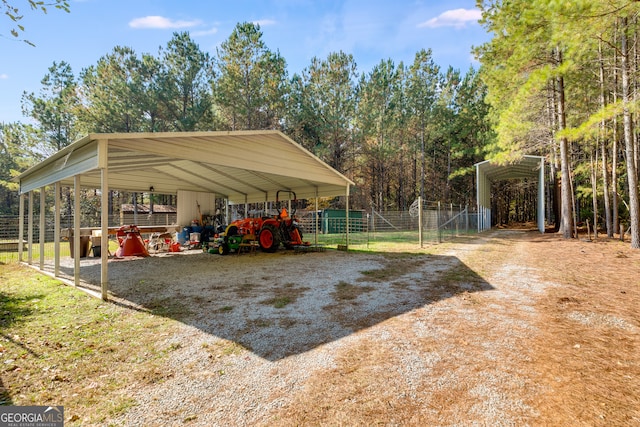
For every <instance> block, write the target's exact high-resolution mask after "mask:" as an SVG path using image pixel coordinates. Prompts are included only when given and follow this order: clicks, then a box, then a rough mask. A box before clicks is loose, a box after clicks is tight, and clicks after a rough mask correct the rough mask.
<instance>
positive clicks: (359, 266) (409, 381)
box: [83, 230, 640, 426]
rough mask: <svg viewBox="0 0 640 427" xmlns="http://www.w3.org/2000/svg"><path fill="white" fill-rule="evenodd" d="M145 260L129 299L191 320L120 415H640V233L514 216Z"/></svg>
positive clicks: (310, 421) (262, 421) (268, 419)
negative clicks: (365, 238) (286, 248)
mask: <svg viewBox="0 0 640 427" xmlns="http://www.w3.org/2000/svg"><path fill="white" fill-rule="evenodd" d="M134 262H135V263H136V264H135V267H133V265H132V264H131V262H130V261H116V262H112V263H111V264H110V267H109V269H110V271H109V273H110V277H111V282H112V283H111V287H112V291H113V293H114V296H115V299H116V300H117V301H118V302H120V303H122V304H125V305H128V306H131V307H133V308H144V309H153V310H155V311H156V312H157V313H159V314H161V315H163V316H168V317H171V318H174V319H176V320H178V321H179V323H180V326H179V328H178V333H176V334H168V335H166V336H159V337H158V339H159V340H161V341H163V345H164V346H167V345H170V346H172V348H173V349H175V351H172V353H171V356H170V357H169V360H168V362H167V363H166V365H165V366H163V369H162V372H159V373H158V380H157V381H150V382H146V383H145V384H135V385H132V386H131V387H129V388H128V389H127V390H123V391H122V392H123V393H126V394H128V395H130V396H131V397H133V398H134V399H135V401H136V402H137V405H135V406H133V407H132V408H130V409H129V410H128V411H127V412H126V413H125V414H124V415H122V416H121V417H119V418H117V419H112V420H110V421H111V422H112V423H114V424H116V425H118V424H124V425H137V426H154V425H155V426H166V425H189V426H211V425H225V426H228V425H252V426H253V425H265V426H273V425H287V426H288V425H367V426H368V425H420V426H425V425H440V426H445V425H447V426H448V425H465V426H468V425H491V426H513V425H518V426H521V425H602V426H605V425H606V426H612V425H619V426H623V425H624V426H627V425H640V396H639V394H640V391H639V390H640V346H639V344H640V311H639V307H640V286H639V282H640V279H639V277H640V253H639V251H633V250H631V249H629V245H628V243H621V242H618V241H602V240H600V241H598V242H586V241H582V240H573V241H564V240H562V239H561V238H559V237H558V236H556V235H550V234H547V235H540V234H539V233H537V232H525V231H512V230H510V231H507V230H505V231H493V232H491V233H486V234H483V235H480V236H475V237H473V238H468V239H464V240H460V241H458V242H454V243H447V244H443V245H438V246H433V247H429V248H427V249H425V250H423V251H420V252H419V253H408V252H402V253H385V254H370V253H368V254H362V253H343V252H334V251H326V252H319V253H306V254H293V253H286V254H285V253H278V254H258V255H255V256H254V255H242V256H234V255H230V256H226V257H221V256H218V255H209V254H198V255H190V256H180V257H178V256H174V257H152V258H147V259H139V260H136V261H134ZM89 270H91V269H89ZM83 274H84V273H83ZM91 275H93V276H92V277H93V280H94V281H95V282H96V283H97V281H98V277H99V271H98V267H96V268H95V269H93V270H92V271H91V272H90V276H91Z"/></svg>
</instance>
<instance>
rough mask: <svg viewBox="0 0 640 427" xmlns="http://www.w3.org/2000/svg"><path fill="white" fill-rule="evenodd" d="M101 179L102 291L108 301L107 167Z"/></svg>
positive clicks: (103, 296)
mask: <svg viewBox="0 0 640 427" xmlns="http://www.w3.org/2000/svg"><path fill="white" fill-rule="evenodd" d="M100 180H101V182H100V185H101V187H102V194H101V195H100V210H101V213H100V229H101V232H100V257H101V260H100V292H101V296H102V299H103V300H105V301H106V300H107V298H108V290H109V270H108V265H109V172H108V169H107V168H106V167H104V168H102V169H100Z"/></svg>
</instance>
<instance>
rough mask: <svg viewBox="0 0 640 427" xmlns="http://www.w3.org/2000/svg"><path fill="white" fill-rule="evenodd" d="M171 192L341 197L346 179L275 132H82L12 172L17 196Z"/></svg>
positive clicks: (254, 198)
mask: <svg viewBox="0 0 640 427" xmlns="http://www.w3.org/2000/svg"><path fill="white" fill-rule="evenodd" d="M105 167H106V168H107V169H108V170H109V189H119V190H127V191H140V192H143V191H149V188H150V187H152V186H153V188H154V192H155V193H160V194H176V193H177V191H178V190H187V191H198V192H209V193H215V194H217V195H219V196H220V197H223V198H227V199H228V200H229V201H230V202H232V203H252V202H263V201H267V200H275V195H276V191H278V190H290V191H294V192H295V193H296V195H297V196H298V198H301V199H304V198H311V197H318V196H319V197H323V196H336V195H343V194H345V191H346V189H347V187H348V186H350V185H353V182H352V181H351V180H349V179H348V178H347V177H345V176H344V175H342V174H340V173H339V172H338V171H336V170H335V169H333V168H331V167H330V166H329V165H327V164H326V163H324V162H323V161H322V160H320V159H319V158H317V157H316V156H315V155H313V154H312V153H310V152H309V151H307V150H306V149H304V148H303V147H302V146H300V145H299V144H297V143H296V142H294V141H293V140H292V139H290V138H289V137H287V136H286V135H284V134H283V133H282V132H279V131H233V132H168V133H115V134H89V135H87V136H86V137H84V138H82V139H80V140H78V141H76V142H74V143H73V144H71V145H69V146H68V147H66V148H64V149H63V150H61V151H59V152H57V153H55V154H54V155H52V156H51V157H49V158H47V159H46V160H44V161H42V162H41V163H39V164H37V165H35V166H33V167H32V168H30V169H28V170H27V171H25V172H23V173H22V174H20V175H19V176H18V177H17V180H18V181H19V183H20V193H27V192H29V191H31V190H34V189H37V188H40V187H42V186H46V185H52V184H54V183H56V182H60V183H61V184H62V185H70V186H71V185H73V183H74V176H76V175H80V176H81V185H82V186H83V187H88V188H100V186H101V172H100V170H101V169H102V168H105Z"/></svg>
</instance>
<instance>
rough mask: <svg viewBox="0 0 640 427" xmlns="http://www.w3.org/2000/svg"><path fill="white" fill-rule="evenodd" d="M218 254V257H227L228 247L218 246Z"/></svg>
mask: <svg viewBox="0 0 640 427" xmlns="http://www.w3.org/2000/svg"><path fill="white" fill-rule="evenodd" d="M218 253H219V254H220V255H227V254H228V253H229V245H228V244H226V243H221V244H220V246H218Z"/></svg>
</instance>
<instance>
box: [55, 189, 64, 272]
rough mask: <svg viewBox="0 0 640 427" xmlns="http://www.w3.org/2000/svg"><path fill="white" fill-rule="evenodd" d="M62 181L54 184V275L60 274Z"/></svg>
mask: <svg viewBox="0 0 640 427" xmlns="http://www.w3.org/2000/svg"><path fill="white" fill-rule="evenodd" d="M61 189H62V188H61V185H60V182H56V183H55V185H54V190H53V192H54V195H53V204H54V211H55V212H54V220H53V277H58V276H59V275H60V212H61V210H62V206H60V190H61Z"/></svg>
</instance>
